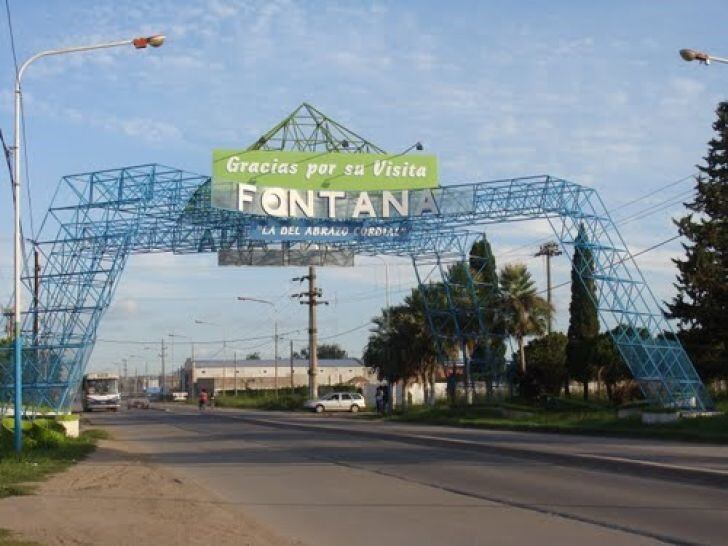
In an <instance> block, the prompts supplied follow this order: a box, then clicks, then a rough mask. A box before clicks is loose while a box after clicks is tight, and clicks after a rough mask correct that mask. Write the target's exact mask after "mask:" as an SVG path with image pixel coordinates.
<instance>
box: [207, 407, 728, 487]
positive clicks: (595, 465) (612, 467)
mask: <svg viewBox="0 0 728 546" xmlns="http://www.w3.org/2000/svg"><path fill="white" fill-rule="evenodd" d="M217 415H220V416H224V417H227V418H232V419H237V420H243V421H246V422H249V423H251V424H257V425H261V426H266V427H270V428H278V429H291V428H294V429H301V430H311V429H315V430H316V431H319V432H325V433H328V434H346V435H350V436H358V437H365V438H375V439H378V440H389V441H394V442H405V443H409V444H415V445H421V446H425V447H444V448H456V449H462V450H466V451H475V452H480V453H489V454H497V455H502V456H505V457H515V458H519V459H526V460H531V461H539V462H547V463H551V464H556V465H559V466H570V467H579V468H584V469H585V470H592V471H595V470H596V471H611V472H618V473H623V474H630V475H633V476H637V477H643V478H656V479H661V480H666V481H679V482H684V483H690V484H697V485H704V486H710V487H720V488H726V487H728V472H723V471H720V470H707V469H700V468H694V467H686V466H679V465H670V464H664V463H656V462H648V461H637V460H634V459H626V458H621V457H610V456H604V455H592V454H587V453H581V454H576V453H573V454H572V453H556V452H553V451H551V452H549V451H537V450H533V449H525V448H519V447H513V446H500V445H493V444H485V443H481V442H473V441H470V440H461V439H457V438H443V437H440V436H430V435H422V434H403V433H393V432H387V431H372V430H355V429H347V428H340V427H336V426H332V425H328V426H321V425H316V424H309V423H291V422H286V423H282V422H279V421H270V420H268V419H265V418H261V417H255V416H249V415H242V414H240V413H236V414H232V413H226V414H222V413H218V414H217Z"/></svg>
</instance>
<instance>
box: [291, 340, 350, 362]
mask: <svg viewBox="0 0 728 546" xmlns="http://www.w3.org/2000/svg"><path fill="white" fill-rule="evenodd" d="M308 354H309V353H308V347H302V348H301V349H300V350H298V351H293V358H298V359H301V360H308ZM316 355H317V356H318V357H319V358H327V359H333V360H337V359H340V358H346V357H347V353H346V351H345V350H344V349H342V348H341V346H340V345H339V344H338V343H322V344H321V345H319V346H318V347H316Z"/></svg>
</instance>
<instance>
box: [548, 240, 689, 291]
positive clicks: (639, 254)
mask: <svg viewBox="0 0 728 546" xmlns="http://www.w3.org/2000/svg"><path fill="white" fill-rule="evenodd" d="M679 238H680V235H674V236H672V237H670V238H669V239H665V240H664V241H660V242H659V243H655V244H654V245H652V246H649V247H647V248H645V249H643V250H640V251H639V252H635V253H634V254H632V255H630V256H627V257H625V258H622V259H621V260H619V261H618V262H615V263H614V265H619V264H621V263H624V262H626V261H627V260H628V259H630V258H636V257H637V256H641V255H642V254H647V253H648V252H650V251H652V250H655V249H656V248H659V247H661V246H663V245H666V244H667V243H671V242H672V241H674V240H675V239H679ZM569 284H571V281H570V280H568V281H565V282H562V283H559V284H557V285H554V286H552V287H551V288H552V290H553V289H554V288H561V287H563V286H567V285H569ZM547 290H548V289H545V290H539V291H538V292H536V293H537V294H543V293H544V292H546V291H547Z"/></svg>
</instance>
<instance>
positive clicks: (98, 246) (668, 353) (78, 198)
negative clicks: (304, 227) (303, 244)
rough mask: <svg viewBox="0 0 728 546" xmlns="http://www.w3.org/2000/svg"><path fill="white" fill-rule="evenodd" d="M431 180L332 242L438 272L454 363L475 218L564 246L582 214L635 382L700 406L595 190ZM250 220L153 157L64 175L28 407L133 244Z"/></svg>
mask: <svg viewBox="0 0 728 546" xmlns="http://www.w3.org/2000/svg"><path fill="white" fill-rule="evenodd" d="M303 107H307V108H311V107H308V106H307V105H303V106H302V107H301V108H303ZM297 112H298V111H297ZM309 112H310V115H311V116H313V117H315V114H320V113H318V111H316V110H315V109H312V110H310V111H309ZM294 114H295V113H294ZM324 120H326V121H330V120H328V118H324ZM331 123H333V122H331ZM324 125H325V122H324V121H322V120H317V122H316V123H315V124H313V126H314V127H315V130H320V128H321V127H322V126H324ZM286 127H287V126H286V125H285V124H279V125H278V126H277V127H276V129H275V131H272V132H271V133H269V134H267V135H265V136H264V137H262V138H261V139H260V140H259V141H258V142H257V143H256V146H258V147H264V146H265V145H271V143H274V142H275V135H279V134H280V132H281V130H285V129H286ZM335 129H339V130H342V128H340V126H334V127H331V126H328V132H327V134H328V135H330V134H333V132H334V130H335ZM345 138H347V139H348V142H351V143H354V145H352V148H353V151H356V150H357V149H358V150H359V151H363V150H368V149H369V150H370V149H372V148H371V147H370V148H367V147H366V146H364V145H360V144H357V140H356V139H357V138H359V137H357V136H356V135H354V134H353V133H346V134H345ZM303 141H304V140H303V139H300V138H299V139H288V141H286V140H285V139H283V140H282V144H280V146H279V145H278V144H275V146H276V148H277V149H281V148H283V147H290V146H291V145H292V143H293V145H299V144H300V143H301V142H303ZM341 141H342V137H341V136H340V135H338V136H337V137H336V138H335V139H333V140H332V141H328V142H327V141H325V140H323V141H322V140H318V141H317V140H313V139H310V138H308V139H306V140H305V142H307V143H309V144H310V146H311V147H310V148H306V149H316V148H317V147H321V146H323V147H324V148H326V149H329V150H331V148H332V144H331V142H334V143H336V142H341ZM361 142H365V141H361ZM347 147H348V146H347ZM374 149H376V148H374ZM336 151H340V150H336ZM432 192H433V194H432V196H433V199H434V203H435V204H436V212H434V213H432V214H427V215H424V216H421V217H408V218H406V219H402V218H401V219H396V218H394V219H393V218H390V219H386V220H382V222H386V224H387V225H393V224H394V225H396V224H397V223H398V222H402V223H404V222H407V225H408V229H409V236H408V237H406V238H403V239H389V240H383V239H372V240H371V241H369V242H362V241H356V242H348V243H347V242H344V243H339V244H338V247H340V248H347V249H348V250H352V251H355V252H356V253H358V254H389V255H399V256H408V257H411V259H412V261H413V264H414V266H415V269H416V272H417V274H418V279H419V281H420V288H421V290H422V294H423V295H425V296H427V287H428V285H429V284H430V283H431V281H433V280H437V281H438V282H441V283H444V286H445V288H446V297H445V298H444V299H441V300H440V303H435V302H434V300H429V301H428V298H427V297H425V302H426V304H427V305H428V312H429V319H430V326H431V327H432V329H433V333H434V334H435V335H436V337H437V339H443V338H447V337H450V338H452V337H456V338H459V339H461V340H462V341H463V343H462V346H463V359H464V360H465V361H466V363H467V361H468V359H473V358H474V357H473V355H468V354H467V349H466V346H468V343H466V341H473V340H474V341H476V342H477V341H478V340H482V339H486V338H487V337H488V336H494V335H496V334H494V333H493V332H487V331H486V327H485V321H484V320H483V314H484V312H485V311H486V310H484V309H482V308H481V303H480V302H479V298H478V297H477V296H476V294H477V291H478V287H477V282H476V281H474V280H473V277H472V276H471V275H470V274H469V273H467V274H466V275H465V278H461V279H459V280H457V281H456V280H455V279H452V278H450V276H449V274H448V267H449V266H451V265H452V264H453V263H463V264H467V263H468V261H469V256H468V253H469V249H470V243H471V242H472V241H473V239H474V238H475V237H477V236H478V235H479V233H480V232H482V229H483V226H485V225H487V224H492V223H501V222H512V221H519V220H529V219H547V220H548V222H549V223H550V224H551V226H552V227H553V230H554V234H555V235H556V237H557V238H558V241H559V243H560V244H561V247H562V250H563V251H564V253H565V254H566V256H567V257H569V258H570V257H571V256H572V254H573V252H574V249H575V244H576V241H577V234H578V232H579V229H580V226H583V228H582V229H583V230H584V231H585V233H586V235H587V240H588V243H587V246H588V247H589V249H590V250H591V252H592V255H593V259H594V271H593V273H591V272H590V271H584V272H582V273H583V274H582V282H583V280H584V278H586V277H587V276H589V277H590V278H591V279H592V280H593V282H594V284H595V286H596V297H595V301H594V304H595V305H596V307H597V310H598V313H599V317H600V321H601V323H602V326H603V327H604V328H605V329H606V330H609V331H610V332H611V333H612V336H613V338H614V341H615V343H616V345H617V347H618V348H619V351H620V353H621V355H622V357H623V358H624V361H625V363H626V365H627V366H628V367H629V369H630V371H631V373H632V375H633V377H634V378H635V380H636V381H637V382H638V383H639V385H640V387H641V388H642V390H643V392H644V394H645V396H646V397H648V398H650V399H653V400H655V401H657V402H659V403H661V404H664V405H672V406H679V407H690V408H696V409H706V408H708V407H710V406H711V404H712V402H711V400H710V398H709V396H708V394H707V392H706V389H705V387H704V386H703V384H702V382H701V380H700V378H699V376H698V374H697V373H696V371H695V368H694V367H693V365H692V363H691V361H690V359H689V357H688V356H687V354H686V352H685V350H684V349H683V347H682V346H681V345H680V343H679V341H677V339H676V337H675V336H674V335H670V334H671V332H672V330H671V326H670V325H669V323H668V322H667V321H666V320H665V318H664V316H663V314H662V312H661V310H660V306H659V304H658V302H657V300H656V299H655V297H654V295H653V294H652V292H651V290H650V288H649V287H648V285H647V283H646V282H645V279H644V277H643V276H642V274H641V272H640V271H639V268H638V267H637V264H636V263H635V261H634V259H633V258H632V256H631V255H630V252H629V250H628V249H627V246H626V244H625V242H624V240H623V239H622V237H621V235H620V234H619V232H618V230H617V227H616V225H615V223H614V222H613V221H612V219H611V217H610V216H609V214H608V212H607V210H606V208H605V207H604V204H603V203H602V201H601V199H600V198H599V196H598V194H597V192H596V191H595V190H593V189H590V188H586V187H583V186H580V185H578V184H574V183H571V182H567V181H565V180H561V179H558V178H553V177H550V176H537V177H531V178H518V179H510V180H500V181H494V182H483V183H473V184H463V185H457V186H446V187H441V188H438V189H436V190H432ZM301 221H302V222H306V220H301ZM348 221H349V222H351V220H348ZM367 221H368V222H372V221H375V220H371V219H369V220H367ZM261 222H265V223H267V224H269V225H277V224H279V223H280V220H278V219H275V218H270V217H265V218H261V217H260V216H257V217H255V216H252V215H247V214H243V213H240V212H234V211H224V210H220V209H216V208H213V207H212V206H211V201H210V179H209V177H207V176H203V175H197V174H192V173H189V172H185V171H182V170H178V169H174V168H170V167H165V166H162V165H142V166H136V167H128V168H121V169H113V170H105V171H98V172H93V173H86V174H79V175H73V176H66V177H63V179H62V180H61V182H60V184H59V187H58V190H57V192H56V195H55V196H54V198H53V201H52V204H51V206H50V209H49V211H48V214H47V216H46V218H45V220H44V223H43V226H42V228H41V230H40V236H39V237H38V240H37V241H36V242H35V246H36V248H37V249H38V250H39V252H40V254H41V260H42V263H43V268H42V271H41V273H40V286H41V289H40V291H39V293H38V294H37V297H36V298H34V297H33V275H32V274H29V272H27V271H26V275H25V277H24V279H23V280H24V285H25V288H26V290H27V291H28V295H29V297H28V299H27V300H25V301H31V302H32V303H31V306H30V308H29V309H28V310H27V311H26V313H25V314H24V320H23V328H22V335H23V344H24V351H23V355H24V356H23V360H24V366H23V378H22V381H23V385H24V404H25V407H26V409H29V408H36V407H51V408H54V409H56V410H65V409H67V408H69V406H70V404H71V402H72V399H73V396H74V394H75V392H76V390H77V388H78V385H79V382H80V379H81V377H82V375H83V373H84V370H85V368H86V365H87V363H88V360H89V357H90V354H91V351H92V349H93V346H94V343H95V340H96V332H97V328H98V325H99V322H100V320H101V318H102V316H103V314H104V312H105V311H106V310H107V309H108V307H109V305H110V303H111V299H112V297H113V294H114V291H115V289H116V287H117V286H118V283H119V280H120V276H121V273H122V271H123V270H124V267H125V265H126V263H127V260H128V259H129V256H130V255H131V254H139V253H153V252H172V253H177V254H186V253H198V252H210V251H218V250H224V249H230V248H234V249H240V250H244V249H249V248H251V247H253V246H256V245H258V246H260V245H262V244H263V243H258V242H253V241H251V240H249V238H248V237H247V236H246V233H247V232H248V230H249V229H251V227H252V226H256V225H260V223H261ZM311 222H313V221H311ZM477 228H480V229H479V230H478V229H477ZM463 269H464V270H465V271H466V272H467V271H468V267H464V268H463ZM470 346H472V344H471V345H470ZM0 374H1V375H0V378H1V379H0V402H2V403H3V404H5V405H9V404H10V401H11V400H12V397H13V392H14V389H13V381H14V374H13V361H12V354H8V355H7V356H6V357H3V358H2V359H1V360H0Z"/></svg>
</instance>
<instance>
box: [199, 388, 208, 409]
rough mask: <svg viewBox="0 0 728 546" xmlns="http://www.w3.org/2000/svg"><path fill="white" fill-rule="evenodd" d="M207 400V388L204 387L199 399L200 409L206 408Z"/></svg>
mask: <svg viewBox="0 0 728 546" xmlns="http://www.w3.org/2000/svg"><path fill="white" fill-rule="evenodd" d="M207 400H208V398H207V389H202V390H201V391H200V396H199V398H198V399H197V407H198V408H199V410H200V411H202V410H204V409H205V406H206V405H207Z"/></svg>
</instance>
